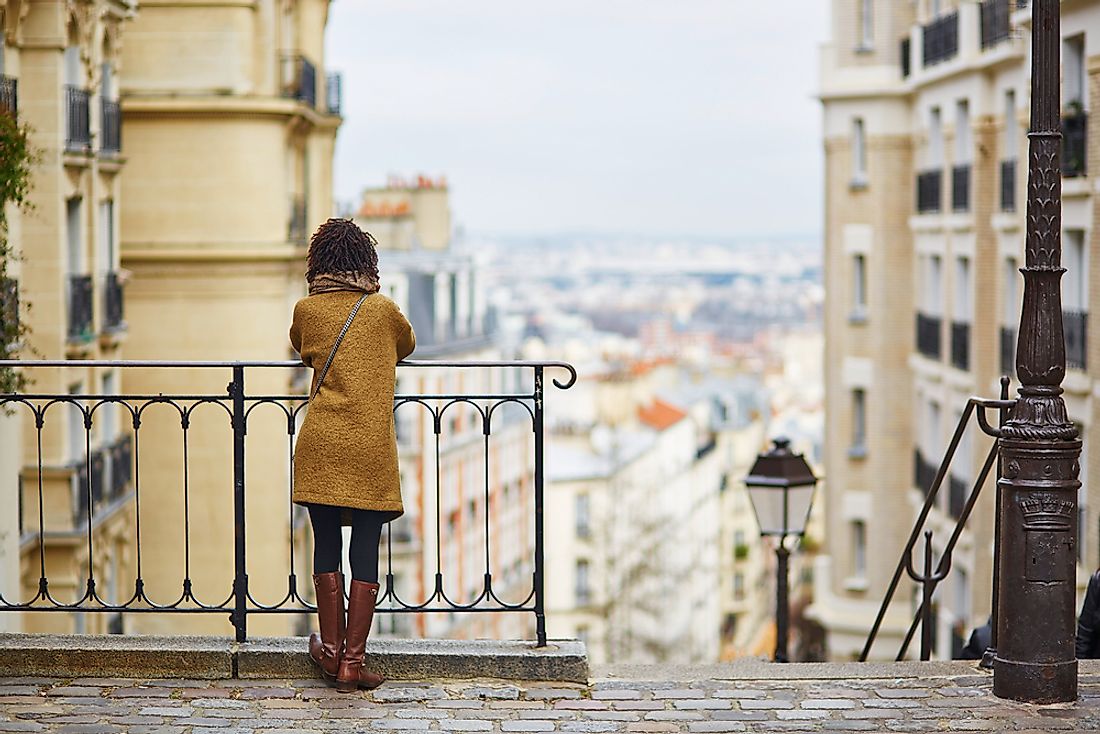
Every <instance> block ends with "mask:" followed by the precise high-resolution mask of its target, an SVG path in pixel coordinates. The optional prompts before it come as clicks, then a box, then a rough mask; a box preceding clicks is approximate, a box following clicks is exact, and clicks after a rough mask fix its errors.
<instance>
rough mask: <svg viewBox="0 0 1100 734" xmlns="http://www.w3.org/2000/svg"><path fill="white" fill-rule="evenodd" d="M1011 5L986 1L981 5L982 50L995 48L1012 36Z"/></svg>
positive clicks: (1003, 0) (1007, 0)
mask: <svg viewBox="0 0 1100 734" xmlns="http://www.w3.org/2000/svg"><path fill="white" fill-rule="evenodd" d="M1011 15H1012V3H1011V2H1009V0H986V1H985V2H983V3H982V4H981V18H982V20H981V25H982V48H983V49H984V48H989V47H990V46H995V45H997V44H998V43H1000V42H1001V41H1004V40H1005V39H1007V38H1008V37H1009V36H1011V35H1012V22H1011Z"/></svg>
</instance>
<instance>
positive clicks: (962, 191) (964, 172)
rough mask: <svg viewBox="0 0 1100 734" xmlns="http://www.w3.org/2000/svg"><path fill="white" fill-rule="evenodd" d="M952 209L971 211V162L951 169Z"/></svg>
mask: <svg viewBox="0 0 1100 734" xmlns="http://www.w3.org/2000/svg"><path fill="white" fill-rule="evenodd" d="M951 209H952V210H953V211H957V212H965V211H970V164H969V163H964V164H962V165H959V166H954V167H952V169H951Z"/></svg>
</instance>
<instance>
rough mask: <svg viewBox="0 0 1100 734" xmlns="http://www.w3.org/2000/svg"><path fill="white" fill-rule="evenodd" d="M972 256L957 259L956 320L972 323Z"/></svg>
mask: <svg viewBox="0 0 1100 734" xmlns="http://www.w3.org/2000/svg"><path fill="white" fill-rule="evenodd" d="M970 302H971V296H970V258H967V257H960V258H958V259H957V260H956V261H955V303H954V304H953V306H954V314H955V321H958V322H960V323H967V324H968V323H970V314H971V305H970Z"/></svg>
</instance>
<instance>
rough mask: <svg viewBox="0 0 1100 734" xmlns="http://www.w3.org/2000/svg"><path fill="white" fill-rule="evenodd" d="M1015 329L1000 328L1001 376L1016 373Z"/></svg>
mask: <svg viewBox="0 0 1100 734" xmlns="http://www.w3.org/2000/svg"><path fill="white" fill-rule="evenodd" d="M1016 338H1017V337H1016V327H1015V326H1002V327H1001V374H1005V375H1012V374H1015V373H1016Z"/></svg>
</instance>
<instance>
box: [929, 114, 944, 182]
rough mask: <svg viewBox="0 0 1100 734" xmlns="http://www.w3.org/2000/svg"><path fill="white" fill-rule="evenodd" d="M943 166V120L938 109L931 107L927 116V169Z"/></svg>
mask: <svg viewBox="0 0 1100 734" xmlns="http://www.w3.org/2000/svg"><path fill="white" fill-rule="evenodd" d="M942 166H943V120H942V119H941V116H940V108H939V107H933V108H932V109H931V111H930V112H929V116H928V167H929V168H930V169H933V168H940V167H942Z"/></svg>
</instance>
